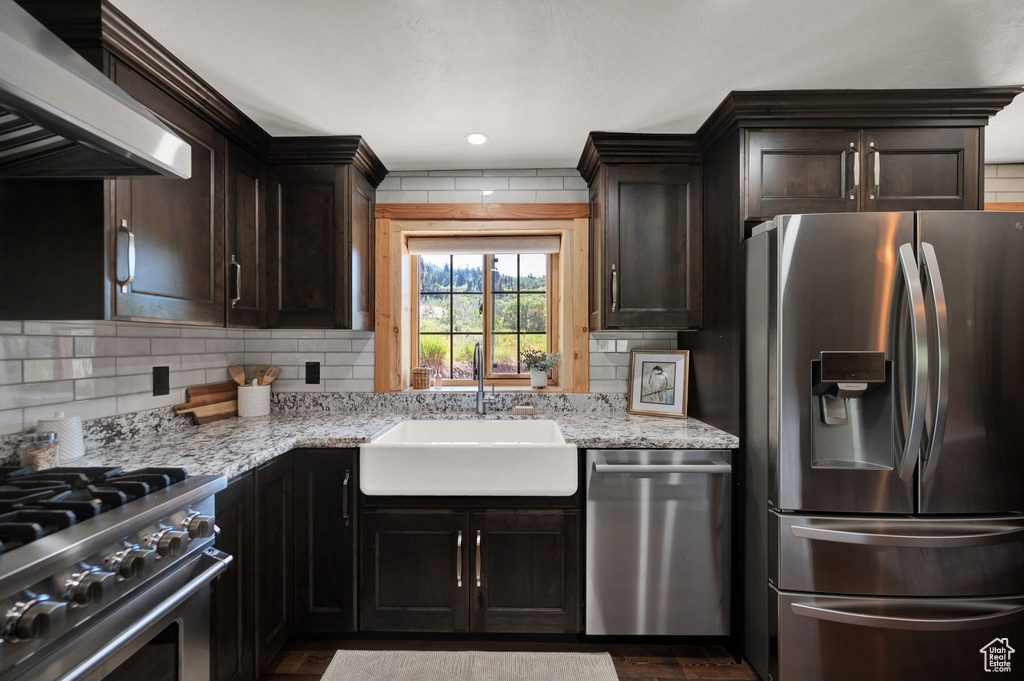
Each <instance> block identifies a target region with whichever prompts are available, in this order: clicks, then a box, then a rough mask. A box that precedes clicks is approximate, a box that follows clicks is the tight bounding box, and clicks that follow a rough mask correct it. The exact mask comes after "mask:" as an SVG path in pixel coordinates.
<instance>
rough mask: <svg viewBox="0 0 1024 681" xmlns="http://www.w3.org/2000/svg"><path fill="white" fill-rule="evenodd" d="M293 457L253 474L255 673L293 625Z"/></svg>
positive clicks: (286, 635) (284, 638) (289, 633)
mask: <svg viewBox="0 0 1024 681" xmlns="http://www.w3.org/2000/svg"><path fill="white" fill-rule="evenodd" d="M292 463H293V459H292V457H291V456H289V455H286V456H282V457H280V458H279V459H275V460H274V461H273V462H271V463H268V464H266V465H264V466H261V467H260V468H257V469H256V514H255V515H256V523H255V526H256V540H255V543H254V546H255V549H256V552H255V555H256V561H255V562H256V571H255V572H256V588H255V595H256V668H257V669H259V670H262V669H264V668H266V666H267V665H268V664H270V661H271V660H273V659H274V656H275V655H277V653H278V651H280V650H281V648H282V647H283V646H284V644H285V642H287V641H288V637H289V636H291V633H292V627H293V625H294V621H295V616H294V593H295V592H294V582H295V576H294V569H293V565H294V562H293V557H294V554H293V535H292V502H293V494H292V493H293V481H294V480H293V475H292Z"/></svg>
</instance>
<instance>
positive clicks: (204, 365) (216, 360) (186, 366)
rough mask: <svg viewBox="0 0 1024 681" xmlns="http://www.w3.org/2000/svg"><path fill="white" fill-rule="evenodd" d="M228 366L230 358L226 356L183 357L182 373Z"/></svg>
mask: <svg viewBox="0 0 1024 681" xmlns="http://www.w3.org/2000/svg"><path fill="white" fill-rule="evenodd" d="M226 366H228V358H227V356H226V355H220V354H213V355H182V356H181V370H182V371H189V370H191V369H213V368H214V367H226Z"/></svg>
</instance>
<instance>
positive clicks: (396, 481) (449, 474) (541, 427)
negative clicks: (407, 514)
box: [359, 420, 578, 496]
mask: <svg viewBox="0 0 1024 681" xmlns="http://www.w3.org/2000/svg"><path fill="white" fill-rule="evenodd" d="M577 480H578V470H577V462H576V447H575V446H574V445H568V444H566V443H565V439H564V438H563V437H562V432H561V431H560V430H558V424H556V423H555V422H554V421H547V420H523V421H486V420H462V421H460V420H456V421H442V420H437V421H403V422H402V423H399V424H398V425H397V426H395V427H394V428H392V429H391V430H389V431H388V432H386V433H384V434H383V435H382V436H380V438H378V439H377V440H376V441H374V442H370V443H368V444H364V445H362V446H361V447H360V448H359V489H361V490H362V491H363V494H370V495H395V496H412V495H415V496H570V495H572V494H575V493H576V487H577Z"/></svg>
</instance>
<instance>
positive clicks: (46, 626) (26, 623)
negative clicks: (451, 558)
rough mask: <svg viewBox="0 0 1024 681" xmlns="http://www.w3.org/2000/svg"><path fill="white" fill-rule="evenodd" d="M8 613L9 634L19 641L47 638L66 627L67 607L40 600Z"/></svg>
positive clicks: (58, 603) (60, 603) (61, 603)
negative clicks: (65, 615)
mask: <svg viewBox="0 0 1024 681" xmlns="http://www.w3.org/2000/svg"><path fill="white" fill-rule="evenodd" d="M19 605H20V607H19V606H16V607H15V608H13V609H12V610H10V611H9V612H8V613H7V627H6V629H7V633H8V635H9V636H13V637H14V638H15V639H17V640H19V641H31V640H33V639H40V638H46V637H47V636H48V635H49V634H50V632H57V631H60V629H61V628H63V626H64V613H65V610H66V605H65V603H64V602H62V601H52V600H49V599H44V598H40V599H38V600H34V601H29V602H28V603H25V604H19Z"/></svg>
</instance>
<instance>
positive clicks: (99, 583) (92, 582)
mask: <svg viewBox="0 0 1024 681" xmlns="http://www.w3.org/2000/svg"><path fill="white" fill-rule="evenodd" d="M115 579H116V576H115V575H114V573H113V572H102V571H100V570H91V571H89V572H80V573H78V574H75V575H71V579H69V580H68V585H67V586H68V591H67V598H68V600H69V601H71V602H72V603H74V604H75V605H92V604H93V603H102V602H103V601H105V600H106V599H107V596H108V595H109V594H110V589H111V588H112V587H113V586H114V581H115Z"/></svg>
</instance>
